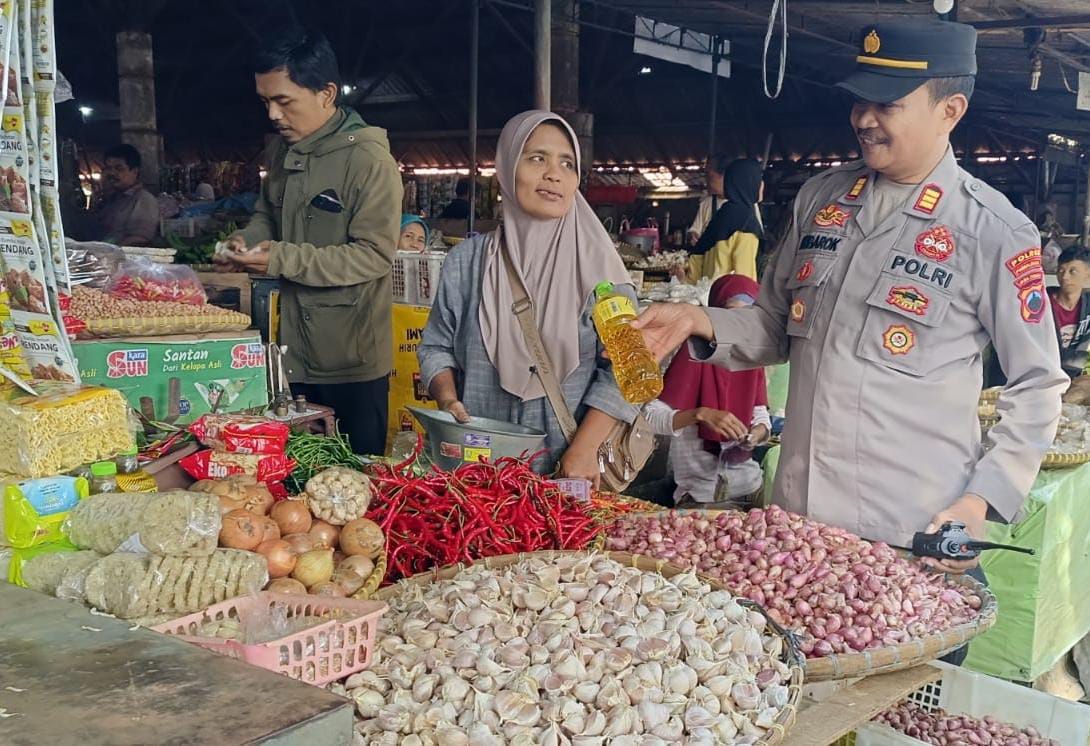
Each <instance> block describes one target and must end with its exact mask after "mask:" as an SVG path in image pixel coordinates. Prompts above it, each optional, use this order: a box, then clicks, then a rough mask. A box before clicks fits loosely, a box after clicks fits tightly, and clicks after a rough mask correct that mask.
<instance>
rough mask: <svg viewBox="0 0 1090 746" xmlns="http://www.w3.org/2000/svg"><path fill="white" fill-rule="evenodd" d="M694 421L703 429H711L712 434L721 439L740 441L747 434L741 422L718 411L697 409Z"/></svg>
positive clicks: (731, 415)
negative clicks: (702, 426)
mask: <svg viewBox="0 0 1090 746" xmlns="http://www.w3.org/2000/svg"><path fill="white" fill-rule="evenodd" d="M696 421H697V423H699V424H701V425H704V426H705V427H708V428H711V430H712V432H714V433H715V434H716V435H719V436H720V437H722V438H730V439H731V440H737V441H741V440H744V439H745V437H746V435H748V434H749V431H748V430H747V429H746V426H745V425H743V424H742V421H741V420H739V419H738V418H737V417H735V416H734V415H733V414H731V413H730V412H723V411H721V410H718V409H710V408H708V407H700V408H698V409H697V410H696Z"/></svg>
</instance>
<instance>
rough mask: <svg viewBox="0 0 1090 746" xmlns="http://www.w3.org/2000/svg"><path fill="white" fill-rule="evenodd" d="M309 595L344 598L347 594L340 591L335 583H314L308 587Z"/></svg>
mask: <svg viewBox="0 0 1090 746" xmlns="http://www.w3.org/2000/svg"><path fill="white" fill-rule="evenodd" d="M310 595H312V596H332V597H334V598H344V597H345V596H347V595H348V594H347V593H345V592H344V591H343V590H341V587H340V586H339V585H337V584H336V583H332V582H330V581H328V580H327V581H326V582H324V583H315V584H314V585H312V586H311V587H310Z"/></svg>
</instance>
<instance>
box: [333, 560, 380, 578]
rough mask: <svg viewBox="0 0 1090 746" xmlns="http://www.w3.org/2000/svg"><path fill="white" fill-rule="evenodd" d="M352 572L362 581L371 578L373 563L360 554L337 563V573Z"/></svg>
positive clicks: (373, 569) (373, 568)
mask: <svg viewBox="0 0 1090 746" xmlns="http://www.w3.org/2000/svg"><path fill="white" fill-rule="evenodd" d="M342 571H343V572H354V573H356V574H357V575H359V576H360V577H361V578H363V579H364V580H367V578H369V577H371V573H373V572H374V571H375V561H374V560H372V559H371V558H370V557H364V556H363V555H362V554H354V555H352V556H351V557H346V558H345V559H344V560H343V561H342V562H339V563H337V572H342Z"/></svg>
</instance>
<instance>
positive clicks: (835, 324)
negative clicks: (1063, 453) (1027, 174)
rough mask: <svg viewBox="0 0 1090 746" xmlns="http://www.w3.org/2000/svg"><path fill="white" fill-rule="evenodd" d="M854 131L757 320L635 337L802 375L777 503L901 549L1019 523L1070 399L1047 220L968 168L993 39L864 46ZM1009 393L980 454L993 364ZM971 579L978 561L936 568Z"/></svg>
mask: <svg viewBox="0 0 1090 746" xmlns="http://www.w3.org/2000/svg"><path fill="white" fill-rule="evenodd" d="M861 39H862V50H861V51H860V54H859V57H858V67H857V69H856V71H855V72H854V73H853V74H852V75H851V76H850V77H849V78H848V79H847V80H845V81H844V82H843V83H841V84H840V85H841V86H842V87H843V88H845V89H847V90H848V91H849V92H851V93H852V94H854V96H855V97H856V99H857V100H856V102H855V104H854V106H853V108H852V114H851V121H852V126H853V128H854V129H855V131H856V134H857V137H858V140H859V143H860V147H861V149H862V154H863V160H862V161H861V162H856V163H850V164H847V165H844V166H842V167H837V168H833V169H831V170H829V171H827V172H825V173H823V174H821V175H819V176H817V177H815V178H813V179H811V180H810V181H809V182H807V183H806V184H805V185H804V186H803V188H802V190H801V191H800V193H799V196H798V198H797V199H796V201H795V204H794V212H793V224H792V227H791V229H790V230H789V231H788V234H787V237H786V238H785V240H784V241H783V243H782V245H781V246H780V249H779V251H778V253H777V255H776V256H775V257H774V258H773V260H772V263H771V265H770V267H769V268H768V270H767V271H766V273H765V276H764V282H763V285H762V288H761V295H760V298H759V299H758V301H757V304H756V305H755V306H753V307H751V308H743V309H737V310H727V311H722V310H717V309H710V310H707V311H704V310H701V309H699V308H695V307H692V306H679V305H657V306H654V307H652V308H651V309H650V310H649V311H647V312H646V313H645V314H644V315H643V316H642V317H641V318H640V319H639V321H638V322H637V326H638V327H639V328H642V329H643V330H644V334H645V337H646V339H647V341H648V344H649V345H650V346H651V347H652V348H653V349H654V351H655V352H656V353H657V354H658V355H659V356H665V355H667V354H669V352H670V351H671V350H673V349H675V348H676V347H677V346H678V345H680V344H682V343H683V342H684V341H685V340H686V339H689V338H691V337H695V340H694V341H693V350H694V356H695V357H697V358H699V359H703V360H708V361H709V362H712V363H715V364H717V365H722V366H724V367H728V368H734V369H745V368H751V367H756V366H760V365H767V364H772V363H778V362H782V361H784V360H788V359H789V360H790V362H791V382H790V394H789V399H788V405H787V423H786V428H785V431H784V434H783V452H782V455H781V458H780V464H779V469H778V473H777V475H776V484H775V491H774V500H775V501H776V502H777V503H778V504H780V505H782V506H783V507H785V508H787V509H789V510H792V511H795V512H799V513H804V514H808V515H809V516H811V517H812V518H814V519H816V520H819V521H822V522H825V523H829V524H833V525H837V526H841V527H844V528H847V529H849V530H851V531H854V532H856V533H858V534H860V535H862V536H864V537H867V538H871V539H879V540H885V541H888V542H890V543H891V544H895V545H898V546H907V545H909V544H910V543H911V540H912V535H913V533H914V532H917V531H923V530H927V529H934V528H935V527H937V526H938V525H939V524H941V523H942V522H943V521H946V520H960V521H963V522H964V523H965V524H966V525H967V527H968V530H969V532H970V533H971V534H972V535H973V536H975V537H983V535H984V523H985V516H986V514H987V512H988V510H989V508H991V509H993V510H994V511H995V512H996V513H998V514H999V515H1000V516H1002V517H1003V518H1005V519H1008V520H1009V519H1011V518H1012V517H1013V516H1014V515H1015V513H1016V512H1017V511H1018V510H1019V508H1020V507H1021V505H1022V503H1023V501H1024V499H1025V496H1026V493H1027V492H1028V490H1029V488H1030V486H1031V485H1032V484H1033V481H1034V479H1035V477H1036V475H1037V471H1038V468H1039V466H1040V463H1041V457H1042V456H1043V454H1044V452H1045V451H1046V450H1047V448H1048V447H1049V445H1050V444H1051V442H1052V439H1053V436H1054V435H1055V431H1056V423H1057V420H1058V417H1059V413H1060V395H1061V393H1062V392H1063V390H1064V388H1065V387H1066V385H1067V380H1068V379H1067V376H1065V375H1063V372H1062V370H1061V369H1060V364H1059V354H1058V350H1057V345H1056V336H1055V332H1054V330H1053V328H1052V323H1051V317H1050V312H1049V308H1048V301H1047V298H1046V296H1045V287H1044V274H1043V272H1042V269H1041V250H1040V248H1039V245H1040V244H1039V235H1038V233H1037V229H1036V228H1035V227H1034V225H1033V223H1032V222H1031V221H1030V220H1029V219H1028V218H1026V217H1025V216H1024V215H1023V214H1021V213H1020V212H1018V211H1017V210H1016V209H1015V208H1014V207H1012V206H1011V205H1010V203H1009V202H1007V200H1006V199H1005V198H1003V197H1002V195H1000V194H999V193H998V192H996V191H995V190H993V189H992V188H990V187H989V186H987V185H986V184H984V183H983V182H981V181H980V180H978V179H975V178H973V177H972V176H971V175H969V174H968V173H966V172H965V171H963V170H962V169H961V168H959V167H958V165H957V162H956V161H955V159H954V154H953V151H952V150H951V148H950V143H949V137H950V132H951V131H952V130H953V129H954V127H955V126H956V125H957V124H958V122H959V121H960V120H961V118H962V117H963V116H964V114H965V111H966V109H967V108H968V101H969V97H970V95H971V93H972V89H973V82H974V77H973V76H974V75H975V73H976V60H975V43H976V32H975V31H974V30H973V29H972V28H971V27H969V26H966V25H962V24H956V23H948V22H939V21H922V22H919V21H916V22H909V21H903V22H895V23H888V24H887V23H880V24H876V25H872V26H868V27H866V28H864V29H863V31H862V36H861ZM989 340H990V341H991V342H992V343H993V344H994V346H995V349H996V352H997V354H998V356H999V360H1000V361H1001V363H1002V366H1003V369H1004V370H1005V371H1006V373H1007V377H1008V383H1007V385H1006V388H1005V389H1004V392H1003V394H1002V397H1001V398H1000V403H999V409H1000V413H1001V414H1002V417H1003V419H1002V421H1001V422H1000V424H999V425H997V426H996V427H994V428H992V430H991V431H990V434H989V436H988V439H989V441H990V443H989V445H990V448H988V449H987V450H985V449H984V448H983V447H982V444H981V438H980V427H979V423H978V421H977V412H976V410H977V400H978V395H979V393H980V386H981V352H982V350H983V349H984V347H985V345H986V344H987V343H988V342H989ZM936 564H938V565H940V566H941V567H943V568H944V569H947V570H951V571H964V570H965V569H967V568H969V567H971V566H972V565H974V564H975V562H974V563H958V562H942V563H936Z"/></svg>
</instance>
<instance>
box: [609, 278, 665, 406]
mask: <svg viewBox="0 0 1090 746" xmlns="http://www.w3.org/2000/svg"><path fill="white" fill-rule="evenodd" d="M594 295H595V297H596V298H597V302H596V303H595V304H594V312H593V317H594V328H595V329H597V330H598V336H599V338H601V340H602V344H603V345H604V346H605V348H606V352H607V353H608V354H609V357H610V360H612V362H613V376H614V378H616V379H617V386H618V387H619V388H620V389H621V396H623V397H624V398H625V399H626V400H627V401H628V402H629V403H631V404H645V403H646V402H649V401H651V400H652V399H654V398H655V397H657V396H658V395H659V394H661V393H662V371H661V370H660V369H659V364H658V363H657V362H655V358H654V356H653V355H652V354H651V351H650V350H648V349H647V345H646V344H644V341H643V334H641V333H640V332H639V330H637V329H633V328H632V327H631V326H630V325H629V322H631V321H633V320H635V318H636V309H635V307H634V306H633V304H632V301H631V299H629V298H628V296H626V295H623V294H621V293H618V292H616V291H615V290H614V288H613V283H610V282H601V283H598V285H596V286H595V288H594Z"/></svg>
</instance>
